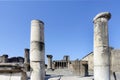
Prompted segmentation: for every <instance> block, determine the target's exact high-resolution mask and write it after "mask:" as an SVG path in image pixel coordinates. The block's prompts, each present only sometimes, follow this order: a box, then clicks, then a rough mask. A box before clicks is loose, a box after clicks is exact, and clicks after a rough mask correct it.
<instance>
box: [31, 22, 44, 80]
mask: <svg viewBox="0 0 120 80" xmlns="http://www.w3.org/2000/svg"><path fill="white" fill-rule="evenodd" d="M30 66H31V69H32V73H31V80H44V79H45V46H44V23H43V22H42V21H40V20H32V21H31V38H30Z"/></svg>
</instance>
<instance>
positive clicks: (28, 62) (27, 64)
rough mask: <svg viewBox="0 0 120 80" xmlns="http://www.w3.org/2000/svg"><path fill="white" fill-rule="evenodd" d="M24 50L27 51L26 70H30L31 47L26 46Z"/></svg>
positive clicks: (25, 54)
mask: <svg viewBox="0 0 120 80" xmlns="http://www.w3.org/2000/svg"><path fill="white" fill-rule="evenodd" d="M24 51H25V53H24V65H25V70H26V71H30V56H29V51H30V49H27V48H25V49H24Z"/></svg>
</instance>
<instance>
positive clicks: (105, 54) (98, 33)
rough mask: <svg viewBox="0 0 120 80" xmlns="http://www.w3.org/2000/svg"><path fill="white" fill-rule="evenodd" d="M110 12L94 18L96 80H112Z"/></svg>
mask: <svg viewBox="0 0 120 80" xmlns="http://www.w3.org/2000/svg"><path fill="white" fill-rule="evenodd" d="M110 18H111V14H110V13H109V12H102V13H100V14H98V15H96V16H95V18H94V80H110V53H109V42H108V20H109V19H110Z"/></svg>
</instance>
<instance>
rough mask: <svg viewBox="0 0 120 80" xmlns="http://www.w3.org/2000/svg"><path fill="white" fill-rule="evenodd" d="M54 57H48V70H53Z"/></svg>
mask: <svg viewBox="0 0 120 80" xmlns="http://www.w3.org/2000/svg"><path fill="white" fill-rule="evenodd" d="M52 57H53V56H52V55H47V58H48V65H47V68H48V69H52Z"/></svg>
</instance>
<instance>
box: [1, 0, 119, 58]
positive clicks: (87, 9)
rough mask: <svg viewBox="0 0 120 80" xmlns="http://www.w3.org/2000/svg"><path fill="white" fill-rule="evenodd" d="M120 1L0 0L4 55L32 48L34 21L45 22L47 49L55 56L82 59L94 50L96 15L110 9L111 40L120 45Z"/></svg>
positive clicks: (21, 54)
mask: <svg viewBox="0 0 120 80" xmlns="http://www.w3.org/2000/svg"><path fill="white" fill-rule="evenodd" d="M119 3H120V1H117V0H116V1H115V0H109V1H107V0H106V1H104V0H100V1H98V0H65V1H64V0H58V1H55V0H50V1H48V0H45V1H43V0H41V1H4V2H3V1H0V55H2V54H8V55H9V56H10V57H12V56H24V48H30V23H31V20H33V19H40V20H42V21H43V22H44V23H45V26H44V27H45V53H46V54H52V55H53V59H62V58H63V56H64V55H70V58H71V60H75V59H77V58H78V59H81V58H82V57H83V56H85V55H87V54H88V53H90V52H92V51H93V28H94V27H93V18H94V17H95V16H96V15H97V14H98V13H100V12H104V11H109V12H111V14H112V18H111V19H110V21H109V44H110V46H112V47H114V48H120V36H119V34H120V10H119V7H120V4H119Z"/></svg>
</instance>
